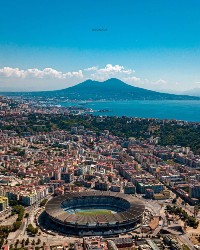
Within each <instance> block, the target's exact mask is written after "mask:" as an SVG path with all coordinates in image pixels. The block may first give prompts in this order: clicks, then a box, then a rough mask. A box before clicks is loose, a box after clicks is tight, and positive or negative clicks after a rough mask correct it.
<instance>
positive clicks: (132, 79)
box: [122, 76, 141, 83]
mask: <svg viewBox="0 0 200 250" xmlns="http://www.w3.org/2000/svg"><path fill="white" fill-rule="evenodd" d="M122 80H124V81H125V82H127V83H140V82H141V79H140V78H139V77H136V76H129V77H124V78H123V79H122Z"/></svg>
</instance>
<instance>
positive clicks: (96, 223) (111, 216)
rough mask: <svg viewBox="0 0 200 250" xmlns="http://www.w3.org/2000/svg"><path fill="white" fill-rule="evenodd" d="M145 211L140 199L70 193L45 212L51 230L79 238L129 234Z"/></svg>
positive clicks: (127, 196)
mask: <svg viewBox="0 0 200 250" xmlns="http://www.w3.org/2000/svg"><path fill="white" fill-rule="evenodd" d="M144 210H145V206H144V204H143V203H142V202H141V201H140V200H139V199H137V198H135V197H133V196H131V195H126V194H122V193H115V192H109V191H105V192H101V191H89V192H79V193H78V192H74V193H67V194H65V195H62V196H58V197H55V198H53V199H51V200H50V201H49V202H48V203H47V204H46V208H45V212H46V215H47V216H48V219H49V223H50V224H51V228H53V229H55V230H56V231H59V232H62V233H64V234H69V235H79V236H89V235H105V236H106V235H115V234H120V233H125V232H128V231H130V230H132V229H134V228H135V227H136V226H138V225H139V224H140V223H141V219H142V216H143V213H144Z"/></svg>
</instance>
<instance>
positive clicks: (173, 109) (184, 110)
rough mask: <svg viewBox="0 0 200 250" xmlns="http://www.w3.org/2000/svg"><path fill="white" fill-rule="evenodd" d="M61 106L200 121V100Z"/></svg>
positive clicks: (88, 103)
mask: <svg viewBox="0 0 200 250" xmlns="http://www.w3.org/2000/svg"><path fill="white" fill-rule="evenodd" d="M59 105H61V106H65V107H69V106H73V107H75V106H76V107H85V108H88V109H91V113H92V114H94V115H100V116H128V117H138V118H158V119H175V120H183V121H190V122H200V101H197V100H195V101H190V100H189V101H188V100H187V101H186V100H181V101H180V100H161V101H160V100H159V101H153V100H149V101H148V100H134V101H88V102H77V103H76V102H73V103H71V102H62V103H59Z"/></svg>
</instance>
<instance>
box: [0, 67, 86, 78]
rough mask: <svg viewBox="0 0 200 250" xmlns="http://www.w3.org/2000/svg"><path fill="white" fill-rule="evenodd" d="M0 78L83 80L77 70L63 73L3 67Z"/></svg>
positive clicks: (52, 70)
mask: <svg viewBox="0 0 200 250" xmlns="http://www.w3.org/2000/svg"><path fill="white" fill-rule="evenodd" d="M0 76H4V77H12V78H39V79H44V78H53V79H66V78H71V77H77V78H83V72H82V70H79V71H74V72H65V73H63V72H61V71H57V70H55V69H52V68H45V69H43V70H40V69H37V68H33V69H27V70H21V69H19V68H10V67H4V68H1V69H0Z"/></svg>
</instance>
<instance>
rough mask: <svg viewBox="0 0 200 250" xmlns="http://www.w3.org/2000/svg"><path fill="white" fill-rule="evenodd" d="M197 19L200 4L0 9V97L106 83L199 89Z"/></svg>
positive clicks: (20, 4)
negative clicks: (113, 79)
mask: <svg viewBox="0 0 200 250" xmlns="http://www.w3.org/2000/svg"><path fill="white" fill-rule="evenodd" d="M199 16H200V1H199V0H190V1H189V0H188V1H186V0H182V1H181V0H168V1H164V0H124V1H119V0H109V1H108V0H107V1H106V0H101V1H100V0H95V1H94V0H71V1H70V0H59V1H53V0H48V1H47V0H43V1H41V0H40V1H39V0H34V1H32V0H29V1H27V0H6V1H1V9H0V91H3V90H5V91H7V90H8V91H16V90H46V89H59V88H65V87H68V86H71V85H74V84H76V83H79V82H82V81H84V80H85V79H88V78H92V79H96V80H100V81H103V80H105V79H107V78H109V77H118V78H120V79H122V80H124V81H126V82H127V83H129V84H132V85H135V86H140V87H143V88H148V89H155V90H159V91H169V92H172V91H174V92H177V91H184V90H188V89H192V88H198V87H200V70H199V65H200V32H199V31H200V18H199ZM100 30H101V31H100Z"/></svg>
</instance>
